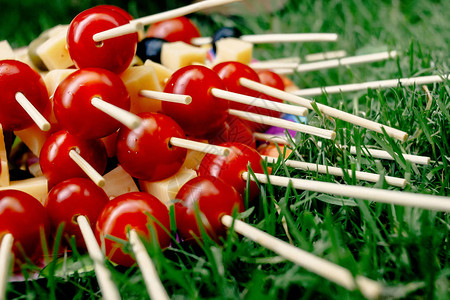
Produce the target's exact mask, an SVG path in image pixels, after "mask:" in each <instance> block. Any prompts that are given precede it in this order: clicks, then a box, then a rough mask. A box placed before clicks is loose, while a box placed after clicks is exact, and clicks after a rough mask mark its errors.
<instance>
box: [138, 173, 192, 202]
mask: <svg viewBox="0 0 450 300" xmlns="http://www.w3.org/2000/svg"><path fill="white" fill-rule="evenodd" d="M195 177H197V172H195V171H194V170H190V169H186V168H182V169H180V171H178V173H176V174H175V175H173V176H172V177H169V178H167V179H164V180H161V181H145V180H139V186H140V187H141V190H142V191H143V192H146V193H149V194H151V195H153V196H155V197H156V198H158V199H159V201H161V202H162V203H164V204H165V205H167V207H170V206H171V205H172V202H171V200H173V199H175V196H176V195H177V193H178V191H179V190H180V189H181V187H182V186H183V185H184V184H185V183H186V182H188V181H189V180H191V179H192V178H195Z"/></svg>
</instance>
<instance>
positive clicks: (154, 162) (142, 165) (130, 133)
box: [117, 112, 186, 181]
mask: <svg viewBox="0 0 450 300" xmlns="http://www.w3.org/2000/svg"><path fill="white" fill-rule="evenodd" d="M138 116H139V117H141V118H142V119H143V122H142V124H141V126H139V127H138V128H136V129H134V130H130V129H128V128H126V127H122V128H121V129H120V131H119V135H118V137H117V159H118V160H119V163H120V164H121V166H122V167H123V168H124V169H125V171H127V172H128V173H129V174H130V175H131V176H133V177H135V178H139V179H145V180H149V181H157V180H161V179H165V178H168V177H170V176H172V175H173V174H175V173H176V172H177V171H178V170H179V169H180V167H181V165H182V164H183V162H184V160H185V158H186V149H184V148H180V147H173V146H171V145H170V144H169V141H170V138H171V137H178V138H185V135H184V132H183V130H182V129H181V127H180V126H179V125H178V124H177V123H176V122H175V121H174V120H172V119H171V118H170V117H168V116H165V115H163V114H158V113H152V112H148V113H141V114H139V115H138Z"/></svg>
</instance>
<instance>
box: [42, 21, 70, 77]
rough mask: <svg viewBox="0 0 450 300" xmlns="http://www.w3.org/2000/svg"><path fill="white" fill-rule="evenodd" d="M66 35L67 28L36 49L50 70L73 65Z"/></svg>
mask: <svg viewBox="0 0 450 300" xmlns="http://www.w3.org/2000/svg"><path fill="white" fill-rule="evenodd" d="M66 35H67V31H66V30H59V31H57V33H55V35H54V36H52V37H50V38H49V39H48V40H47V41H45V42H44V43H42V44H41V45H40V46H39V47H38V48H37V49H36V53H37V55H39V57H40V58H41V59H42V61H43V62H44V64H45V65H46V66H47V68H48V69H49V70H54V69H66V68H68V67H70V66H72V65H73V62H72V59H71V58H70V55H69V51H68V50H67V46H66Z"/></svg>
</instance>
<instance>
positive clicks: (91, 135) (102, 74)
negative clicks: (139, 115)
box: [53, 68, 130, 139]
mask: <svg viewBox="0 0 450 300" xmlns="http://www.w3.org/2000/svg"><path fill="white" fill-rule="evenodd" d="M94 97H97V98H101V99H102V100H103V101H106V102H109V103H111V104H113V105H115V106H117V107H120V108H122V109H125V110H130V95H129V94H128V91H127V88H126V87H125V85H124V83H123V82H122V80H121V79H120V77H119V76H117V75H116V74H114V73H112V72H110V71H108V70H104V69H99V68H86V69H80V70H78V71H75V72H74V73H72V74H70V75H69V76H68V77H67V78H66V79H64V80H63V81H62V82H61V83H60V84H59V86H58V88H57V89H56V91H55V95H54V97H53V102H54V108H53V109H54V111H55V116H56V118H57V119H58V122H59V124H60V125H61V127H62V128H63V129H65V130H67V131H68V132H70V133H71V134H73V135H76V136H79V137H83V138H84V139H97V138H101V137H104V136H107V135H110V134H112V133H113V132H115V131H116V130H117V129H119V127H120V125H121V124H120V123H119V122H118V121H116V120H115V119H113V118H112V117H110V116H109V115H107V114H105V113H104V112H103V111H101V110H99V109H97V108H96V107H94V106H93V105H92V104H91V100H92V98H94Z"/></svg>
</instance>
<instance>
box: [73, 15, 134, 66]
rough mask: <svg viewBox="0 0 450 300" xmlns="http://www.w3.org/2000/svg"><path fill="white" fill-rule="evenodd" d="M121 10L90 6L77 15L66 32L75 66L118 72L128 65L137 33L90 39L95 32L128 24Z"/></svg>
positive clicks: (131, 58) (132, 55)
mask: <svg viewBox="0 0 450 300" xmlns="http://www.w3.org/2000/svg"><path fill="white" fill-rule="evenodd" d="M128 23H129V20H128V19H127V18H126V17H124V16H123V15H122V14H121V13H119V12H117V11H114V10H112V9H109V8H104V7H103V8H102V7H92V8H89V9H87V10H85V11H83V12H81V13H80V14H78V15H77V16H76V17H75V18H74V19H73V20H72V22H71V23H70V26H69V30H68V32H67V48H68V50H69V54H70V57H71V58H72V60H73V61H74V63H75V65H76V66H77V67H78V68H80V69H81V68H88V67H97V68H103V69H107V70H110V71H112V72H114V73H122V72H123V71H125V69H126V68H128V67H129V66H130V63H131V61H132V60H133V57H134V55H135V53H136V45H137V42H138V35H137V33H132V34H127V35H123V36H120V37H116V38H112V39H108V40H105V41H102V42H100V43H96V42H95V41H94V40H93V38H92V37H93V36H94V34H96V33H99V32H102V31H105V30H108V29H111V28H115V27H118V26H121V25H125V24H128Z"/></svg>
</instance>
